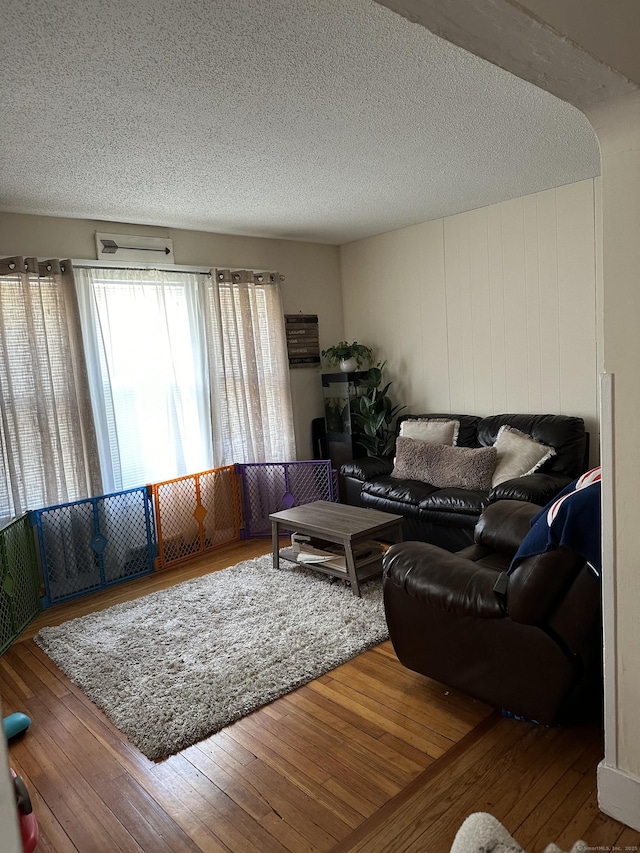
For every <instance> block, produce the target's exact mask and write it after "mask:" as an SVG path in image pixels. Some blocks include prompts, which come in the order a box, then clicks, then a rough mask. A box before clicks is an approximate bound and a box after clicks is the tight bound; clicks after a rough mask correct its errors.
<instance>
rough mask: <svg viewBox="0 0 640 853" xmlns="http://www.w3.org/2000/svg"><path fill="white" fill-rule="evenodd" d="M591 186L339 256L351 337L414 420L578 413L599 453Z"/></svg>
mask: <svg viewBox="0 0 640 853" xmlns="http://www.w3.org/2000/svg"><path fill="white" fill-rule="evenodd" d="M595 247H596V242H595V221H594V181H592V180H588V181H581V182H579V183H575V184H570V185H568V186H565V187H559V188H557V189H553V190H548V191H546V192H541V193H536V194H534V195H530V196H525V197H523V198H517V199H514V200H512V201H508V202H503V203H501V204H496V205H492V206H490V207H485V208H480V209H478V210H473V211H469V212H467V213H461V214H458V215H456V216H450V217H447V218H446V219H440V220H435V221H432V222H426V223H423V224H420V225H416V226H412V227H410V228H403V229H400V230H398V231H393V232H389V233H387V234H381V235H379V236H377V237H372V238H368V239H366V240H360V241H357V242H354V243H350V244H347V245H345V246H342V247H341V272H342V284H343V294H344V309H345V329H346V334H347V337H348V338H349V339H356V340H359V341H361V342H363V343H367V344H369V345H371V346H373V347H374V348H375V350H376V353H377V355H378V357H379V358H381V359H387V360H388V370H387V372H388V378H389V379H393V380H394V385H393V386H392V390H393V391H394V392H395V394H394V397H395V398H396V400H398V401H400V402H403V403H406V404H407V407H408V411H414V412H418V411H451V412H468V413H475V414H480V415H486V414H492V413H499V412H538V413H540V412H554V413H563V414H572V415H580V416H581V417H584V418H585V421H586V422H587V428H588V429H589V430H590V431H591V432H592V446H594V447H595V448H597V439H598V436H597V432H598V429H597V409H598V407H597V376H598V356H597V353H598V348H597V341H596V248H595Z"/></svg>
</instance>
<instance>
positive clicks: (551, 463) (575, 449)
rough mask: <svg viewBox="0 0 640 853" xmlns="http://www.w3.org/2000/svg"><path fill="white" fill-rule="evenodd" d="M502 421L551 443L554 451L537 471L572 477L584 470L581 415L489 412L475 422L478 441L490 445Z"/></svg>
mask: <svg viewBox="0 0 640 853" xmlns="http://www.w3.org/2000/svg"><path fill="white" fill-rule="evenodd" d="M456 417H457V416H456ZM504 424H508V425H509V426H511V427H514V428H515V429H517V430H520V432H523V433H526V434H527V435H530V436H531V437H532V438H533V439H535V440H536V441H538V442H541V443H542V444H546V445H548V446H549V447H553V449H554V450H555V455H553V456H551V457H550V458H549V459H548V460H547V461H546V462H545V463H544V465H543V466H542V467H541V469H540V470H541V471H546V472H548V473H550V474H563V475H565V476H568V477H572V478H573V477H578V476H579V475H580V474H582V472H583V471H584V470H585V465H586V460H585V454H586V450H587V433H586V432H585V426H584V421H583V419H582V418H576V417H570V416H568V415H522V414H502V415H491V416H490V417H487V418H482V419H481V420H480V422H479V423H478V442H479V444H480V445H482V446H483V447H492V446H493V445H494V444H495V442H496V439H497V438H498V433H499V431H500V427H501V426H504Z"/></svg>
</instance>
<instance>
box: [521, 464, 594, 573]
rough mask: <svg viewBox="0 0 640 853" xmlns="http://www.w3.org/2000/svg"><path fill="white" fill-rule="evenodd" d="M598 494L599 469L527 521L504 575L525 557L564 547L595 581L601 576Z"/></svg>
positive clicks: (573, 484)
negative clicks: (576, 555)
mask: <svg viewBox="0 0 640 853" xmlns="http://www.w3.org/2000/svg"><path fill="white" fill-rule="evenodd" d="M600 494H601V491H600V467H597V468H593V469H592V470H591V471H587V473H586V474H583V475H582V476H581V477H578V479H577V480H574V481H573V482H572V483H569V485H568V486H566V488H564V489H563V490H562V491H561V492H560V493H559V494H558V495H556V497H555V498H554V499H553V500H552V501H550V502H549V503H548V504H547V506H546V507H545V508H544V509H543V510H541V511H540V512H539V513H538V514H537V515H536V516H534V517H533V518H532V519H531V530H530V531H529V532H528V533H527V535H526V536H525V538H524V539H523V540H522V542H521V543H520V547H519V548H518V551H517V552H516V555H515V557H514V558H513V560H512V561H511V565H510V566H509V572H508V574H510V573H511V572H513V571H514V570H515V569H516V568H517V567H518V566H519V565H520V563H521V562H522V561H523V560H526V559H527V557H533V556H536V555H538V554H544V553H545V552H546V551H550V550H552V549H553V548H560V547H564V548H570V549H571V550H572V551H575V552H576V553H577V554H579V555H580V556H581V557H582V558H583V559H584V560H585V562H586V563H587V564H588V565H589V568H590V569H591V571H592V572H593V573H594V575H595V576H596V577H597V578H599V577H600V576H601V573H602V555H601V547H602V545H601V542H602V538H601V509H600Z"/></svg>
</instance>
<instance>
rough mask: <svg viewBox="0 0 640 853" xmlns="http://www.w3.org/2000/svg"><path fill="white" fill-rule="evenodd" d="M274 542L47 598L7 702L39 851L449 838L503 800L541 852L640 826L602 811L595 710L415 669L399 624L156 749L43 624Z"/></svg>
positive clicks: (416, 847)
mask: <svg viewBox="0 0 640 853" xmlns="http://www.w3.org/2000/svg"><path fill="white" fill-rule="evenodd" d="M269 549H270V542H269V541H268V540H251V541H248V542H243V543H238V544H236V545H233V546H229V547H227V548H224V549H220V550H219V551H216V552H214V553H213V554H211V555H208V556H207V557H203V558H200V559H199V560H196V561H193V562H191V563H188V564H187V565H185V566H182V567H179V568H174V569H171V570H168V571H166V572H161V573H157V574H155V575H152V576H148V577H146V578H142V579H140V580H138V581H134V582H131V583H128V584H123V585H121V586H118V587H114V588H112V589H111V590H109V591H107V592H103V593H99V594H96V595H93V596H88V597H86V598H82V599H78V600H76V601H74V602H71V603H69V604H65V605H60V606H58V607H56V608H51V609H49V610H47V611H45V612H44V613H42V614H40V615H39V616H38V617H37V619H36V620H35V621H34V622H33V623H32V624H31V625H30V626H29V628H28V630H27V631H25V632H24V634H23V635H22V636H21V637H20V639H19V640H18V641H17V642H16V643H14V645H13V646H11V648H10V649H8V650H7V651H6V652H5V654H4V655H3V656H2V657H1V658H0V698H1V700H2V706H3V713H4V714H5V715H6V714H9V713H12V712H13V711H23V712H24V713H26V714H28V715H29V716H30V717H31V719H32V725H31V727H30V729H29V730H28V731H27V732H26V733H25V734H24V735H22V736H21V737H20V738H16V739H14V740H12V741H11V743H10V745H9V746H10V762H11V766H12V767H13V768H14V770H15V771H16V772H17V773H19V774H20V775H22V777H23V778H24V780H25V782H26V784H27V786H28V788H29V791H30V793H31V796H32V799H33V803H34V809H35V812H36V815H37V818H38V823H39V827H40V838H41V840H40V844H39V846H38V850H39V851H43V853H44V851H62V853H66V851H80V853H102V851H104V853H107V851H109V853H112V851H147V853H160V851H170V853H175V851H204V853H216V851H226V853H229V851H231V853H271V851H273V853H282V851H290V853H316V851H335V853H346V851H367V853H382V851H385V853H396V851H397V853H400V851H406V853H424V851H429V853H446V852H447V851H448V850H449V848H450V845H451V842H452V840H453V837H454V835H455V832H456V830H457V828H458V827H459V826H460V824H461V823H462V821H463V820H464V818H465V817H466V815H467V814H469V813H471V812H473V811H489V812H491V813H492V814H494V815H495V816H496V817H497V818H498V819H499V820H501V821H502V822H503V823H504V824H505V826H506V827H507V828H508V829H509V830H510V831H511V832H513V833H514V834H515V836H516V838H517V839H518V840H519V841H520V842H521V843H522V844H523V845H525V847H526V849H527V851H529V853H538V851H541V850H543V849H544V846H545V845H546V844H547V843H548V842H549V841H551V840H554V841H556V842H558V843H560V845H561V846H562V847H563V849H566V848H569V847H570V846H571V845H572V844H573V843H574V841H576V840H577V839H578V838H583V839H584V840H585V841H586V842H587V843H588V844H589V845H591V846H598V845H600V846H607V847H613V845H614V844H617V845H618V846H621V847H622V849H623V850H624V849H625V846H626V848H627V850H629V849H630V848H632V849H633V848H634V847H637V845H639V844H640V833H637V832H634V831H632V830H630V829H627V828H625V827H624V826H623V825H622V824H619V823H617V822H616V821H614V820H612V819H610V818H607V817H606V816H605V815H603V814H601V813H599V812H598V809H597V803H596V792H595V767H596V765H597V762H598V761H599V759H600V757H601V755H602V746H601V736H600V732H599V731H598V728H597V727H593V726H592V727H578V728H572V729H547V728H541V727H537V726H534V725H530V724H527V723H520V722H517V721H514V720H507V719H504V718H503V717H501V716H500V715H499V714H498V713H497V712H494V711H493V710H492V709H491V708H489V707H488V706H486V705H483V704H481V703H479V702H475V701H473V700H471V699H469V698H468V697H465V696H463V695H461V694H459V693H456V692H455V691H452V690H449V689H448V688H446V687H445V686H444V685H441V684H438V683H436V682H434V681H431V680H429V679H426V678H423V677H421V676H418V675H416V674H414V673H412V672H409V671H408V670H406V669H405V668H404V667H402V666H401V665H400V664H399V662H398V661H397V659H396V657H395V654H394V652H393V648H392V646H391V644H390V643H389V642H386V643H382V644H381V645H380V646H378V647H376V648H374V649H371V650H369V651H367V652H366V653H364V654H362V655H360V656H359V657H357V658H355V659H354V660H352V661H349V662H348V663H346V664H344V665H343V666H340V667H338V668H337V669H335V670H333V671H331V672H329V673H327V674H326V675H324V676H323V677H321V678H319V679H317V680H315V681H312V682H310V683H309V684H307V685H306V686H304V687H301V688H299V689H298V690H296V691H294V692H293V693H290V694H289V695H287V696H284V697H282V698H281V699H278V700H277V701H275V702H273V703H271V704H270V705H267V706H265V707H264V708H261V709H259V710H258V711H256V712H254V713H253V714H250V715H249V716H248V717H245V718H244V719H242V720H239V721H238V722H236V723H234V724H233V725H231V726H229V727H228V728H226V729H224V730H223V731H221V732H218V733H217V734H215V735H213V736H211V737H210V738H208V739H207V740H205V741H202V742H201V743H199V744H196V745H195V746H192V747H190V748H189V749H186V750H184V751H183V752H182V753H180V754H178V755H175V756H172V757H170V758H168V759H166V760H165V761H162V762H152V761H149V760H148V759H146V758H145V757H144V756H143V755H142V754H141V753H140V752H139V751H138V750H137V749H135V748H134V747H133V746H132V745H131V744H129V742H128V741H127V740H126V738H125V737H124V736H123V735H122V734H121V733H120V732H119V731H118V730H117V729H116V728H115V727H114V726H112V725H111V723H110V722H109V721H108V720H107V719H106V717H104V715H103V714H102V713H101V712H100V711H99V710H98V709H97V708H96V707H95V706H94V705H93V704H92V703H91V702H89V701H88V699H86V697H84V695H83V694H82V693H81V692H80V691H79V690H78V689H77V688H76V687H75V686H74V685H73V684H72V683H71V682H70V681H69V680H68V679H67V678H66V677H65V676H64V675H63V674H62V673H61V672H60V670H58V668H57V667H56V666H55V665H54V664H53V662H52V661H51V660H50V659H49V658H48V657H47V656H46V655H45V654H44V653H43V652H42V651H41V650H40V649H39V648H38V647H37V646H36V644H35V643H34V642H33V640H32V637H33V636H34V635H35V633H37V631H38V630H39V628H40V627H42V626H43V625H47V624H48V625H51V624H59V623H60V622H63V621H66V620H67V619H70V618H74V617H76V616H80V615H82V614H84V613H88V612H92V611H95V610H98V609H102V608H104V607H108V606H111V605H112V604H114V603H117V602H118V601H124V600H128V599H131V598H136V597H138V596H140V595H145V594H148V593H150V592H153V591H155V590H156V589H160V588H163V587H166V586H169V585H172V584H174V583H177V582H180V581H182V580H186V579H188V578H190V577H194V576H197V575H199V574H203V573H205V572H207V571H212V570H216V569H220V568H224V567H226V566H228V565H232V564H234V563H236V562H238V561H239V560H241V559H246V558H248V557H251V556H256V555H258V554H262V553H268V551H269Z"/></svg>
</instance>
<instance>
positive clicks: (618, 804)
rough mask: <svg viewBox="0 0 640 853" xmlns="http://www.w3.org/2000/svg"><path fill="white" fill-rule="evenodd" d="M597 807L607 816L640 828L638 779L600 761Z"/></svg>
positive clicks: (639, 787)
mask: <svg viewBox="0 0 640 853" xmlns="http://www.w3.org/2000/svg"><path fill="white" fill-rule="evenodd" d="M598 807H599V808H600V811H603V812H604V813H605V814H607V815H609V817H612V818H615V819H616V820H619V821H620V822H621V823H626V825H627V826H630V827H631V828H632V829H639V830H640V779H637V778H636V777H635V776H630V775H629V774H628V773H625V772H624V770H619V769H618V768H617V767H610V766H609V765H607V764H605V763H604V762H603V761H601V762H600V764H599V765H598Z"/></svg>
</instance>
